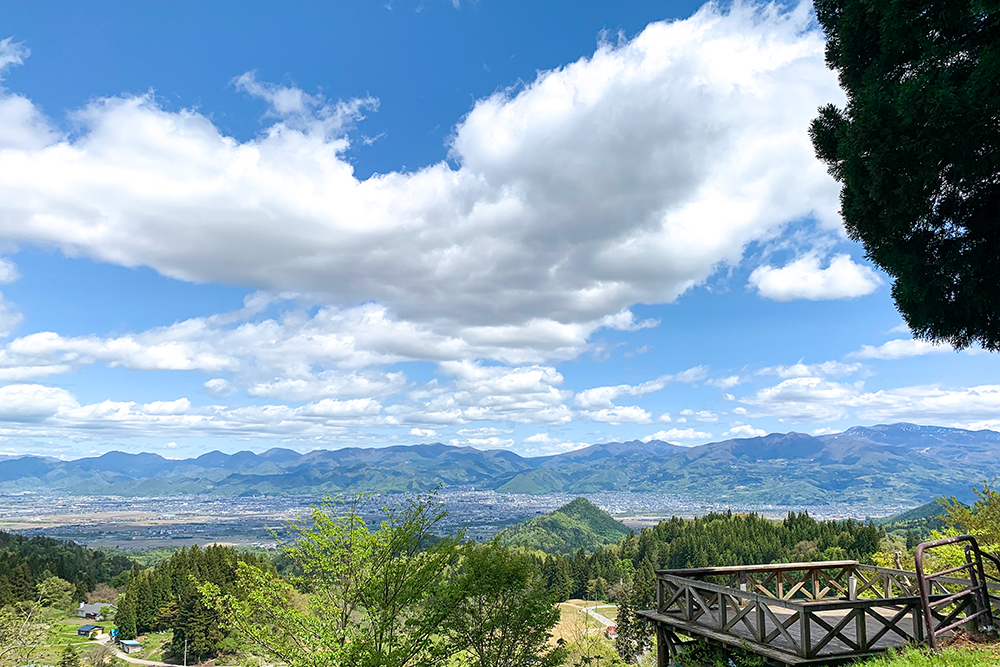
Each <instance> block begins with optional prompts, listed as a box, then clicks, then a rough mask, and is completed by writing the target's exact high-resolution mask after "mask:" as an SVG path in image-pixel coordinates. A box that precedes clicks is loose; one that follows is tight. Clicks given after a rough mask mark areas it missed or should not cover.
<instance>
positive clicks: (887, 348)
mask: <svg viewBox="0 0 1000 667" xmlns="http://www.w3.org/2000/svg"><path fill="white" fill-rule="evenodd" d="M954 351H955V348H953V347H952V346H951V345H949V344H948V343H932V342H929V341H926V340H918V339H916V338H897V339H896V340H890V341H889V342H887V343H882V344H881V345H879V346H874V345H862V346H861V349H860V350H857V351H856V352H852V353H851V355H850V356H852V357H855V358H858V359H905V358H906V357H919V356H922V355H925V354H940V353H942V352H954Z"/></svg>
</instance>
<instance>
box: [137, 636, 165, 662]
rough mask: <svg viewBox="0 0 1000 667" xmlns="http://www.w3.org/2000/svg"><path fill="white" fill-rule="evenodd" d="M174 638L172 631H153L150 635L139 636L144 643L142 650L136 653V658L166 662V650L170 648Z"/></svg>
mask: <svg viewBox="0 0 1000 667" xmlns="http://www.w3.org/2000/svg"><path fill="white" fill-rule="evenodd" d="M172 639H173V633H172V632H151V633H149V634H148V635H142V636H141V637H139V642H140V643H141V644H142V652H141V653H137V654H135V657H136V658H140V659H142V660H155V661H156V662H165V660H164V655H163V653H164V651H165V650H166V649H168V648H170V641H171V640H172Z"/></svg>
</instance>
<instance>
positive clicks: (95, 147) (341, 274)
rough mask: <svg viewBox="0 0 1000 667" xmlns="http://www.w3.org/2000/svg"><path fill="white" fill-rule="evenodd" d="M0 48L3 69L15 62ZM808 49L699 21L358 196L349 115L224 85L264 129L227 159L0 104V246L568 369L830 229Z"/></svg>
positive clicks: (211, 149)
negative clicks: (296, 304) (743, 263)
mask: <svg viewBox="0 0 1000 667" xmlns="http://www.w3.org/2000/svg"><path fill="white" fill-rule="evenodd" d="M4 44H5V47H4V49H5V51H4V53H5V54H6V55H4V56H3V58H4V59H5V60H4V61H3V62H4V63H5V64H6V65H13V64H16V63H19V62H21V61H22V60H23V57H24V55H25V54H26V52H25V50H24V49H19V48H18V47H16V45H12V43H11V42H9V41H7V42H4ZM823 46H824V39H823V35H822V34H821V32H820V31H819V30H818V29H817V28H816V27H815V26H814V25H813V23H812V20H811V17H810V10H809V6H808V4H807V3H803V4H801V5H799V6H798V7H796V8H795V9H793V10H791V11H787V12H786V11H782V10H781V9H779V8H777V6H776V5H768V6H766V7H758V6H755V5H751V4H747V3H741V2H737V3H735V4H734V5H733V6H732V7H731V8H729V9H728V10H726V11H723V10H721V9H720V8H719V7H718V6H717V5H714V4H709V5H706V6H705V7H703V8H702V9H701V10H699V11H698V12H697V13H696V14H695V15H694V16H692V17H691V18H689V19H686V20H682V21H671V22H660V23H653V24H650V25H649V26H648V27H647V28H646V29H645V30H643V31H642V32H641V33H640V34H639V35H637V36H636V37H634V38H633V39H631V40H626V41H623V42H622V43H621V44H619V45H611V44H602V45H601V46H600V47H599V48H598V49H597V51H596V52H595V53H594V54H593V55H591V56H589V57H586V58H582V59H580V60H579V61H577V62H574V63H571V64H569V65H566V66H564V67H560V68H558V69H554V70H549V71H543V72H540V73H539V74H538V76H537V77H536V79H535V80H534V81H531V82H529V83H528V84H527V85H525V86H523V87H521V88H518V89H514V90H509V91H501V92H498V93H496V94H494V95H492V96H490V97H489V98H486V99H482V100H479V101H478V102H477V103H476V104H475V106H474V107H473V109H472V110H471V111H470V112H469V113H468V114H467V115H466V116H465V117H464V119H462V120H461V121H460V122H459V123H458V125H457V126H455V128H454V132H453V135H452V136H453V140H452V143H451V146H450V151H451V158H452V161H451V162H439V163H437V164H432V165H429V166H426V167H424V168H421V169H417V170H415V171H406V172H404V171H394V172H390V173H385V174H378V175H374V176H372V177H370V178H368V179H366V180H359V179H358V178H356V177H355V175H354V173H353V169H352V166H351V162H350V161H349V160H348V159H347V158H346V157H345V156H344V151H345V150H346V149H347V148H348V147H349V145H350V142H351V139H350V132H349V128H350V125H351V123H353V122H357V120H358V119H359V117H360V115H361V113H362V110H363V109H365V108H370V107H372V106H373V105H374V100H371V99H367V98H366V99H361V100H346V101H341V102H332V101H329V100H326V99H323V98H321V97H320V96H317V95H309V94H307V93H305V92H303V91H301V90H298V89H295V88H293V87H288V86H277V85H273V84H269V83H266V82H261V81H259V80H258V79H257V78H256V77H254V76H253V75H252V74H247V75H243V76H240V77H238V78H237V79H236V84H237V86H238V87H239V88H240V89H241V90H244V91H247V92H248V93H250V94H253V95H257V96H259V97H261V98H263V99H264V100H266V101H267V102H268V104H269V105H270V112H269V113H270V115H271V116H272V120H273V122H272V124H271V125H269V126H268V127H267V128H266V130H265V131H264V132H262V133H261V135H260V136H258V137H256V138H254V139H252V140H249V141H243V142H241V141H238V140H236V139H233V138H232V137H228V136H226V135H225V134H223V132H222V131H221V130H220V128H219V127H218V126H216V125H214V124H213V122H212V120H211V119H210V118H209V117H208V116H206V115H204V114H202V113H199V112H197V111H194V110H190V109H183V110H180V111H171V110H167V109H165V108H163V107H162V106H160V105H159V104H158V102H157V101H156V99H155V97H154V96H153V95H151V94H150V95H141V96H129V95H123V96H121V97H112V98H103V99H97V100H94V101H92V102H91V103H90V104H88V105H87V106H86V107H84V108H82V109H79V110H78V111H76V112H74V113H73V115H72V120H73V121H74V123H75V125H76V127H78V128H79V131H78V132H75V133H74V134H72V135H62V134H60V133H59V132H58V131H57V130H56V129H54V128H55V127H56V125H57V123H55V122H45V121H44V119H41V121H40V120H39V119H40V118H41V116H40V114H39V112H38V111H37V109H36V107H35V106H34V105H33V104H32V103H31V102H30V101H29V100H27V99H25V98H22V97H18V96H17V95H15V94H13V93H10V92H3V93H0V106H2V108H3V109H6V110H7V111H4V112H2V113H3V114H4V115H3V122H0V128H3V130H0V131H2V132H4V136H3V137H2V138H0V145H2V146H3V147H4V148H5V150H3V151H0V235H2V236H3V237H6V238H7V239H10V240H12V241H15V242H26V243H35V244H39V245H43V246H48V247H54V248H58V249H60V250H62V251H63V252H65V253H68V254H71V255H73V256H88V257H92V258H94V259H97V260H100V261H105V262H111V263H115V264H120V265H124V266H139V265H145V266H150V267H152V268H154V269H156V270H157V271H159V272H161V273H162V274H164V275H167V276H171V277H175V278H179V279H182V280H194V281H203V282H225V283H229V284H242V285H248V286H257V287H260V288H262V289H267V290H292V291H299V292H309V293H319V294H322V295H324V297H323V298H324V299H327V300H328V302H336V303H351V304H354V303H375V304H378V307H379V308H384V309H385V310H384V312H385V313H386V316H387V317H389V318H398V320H399V321H400V322H405V323H409V325H411V326H413V327H416V328H418V329H422V330H424V331H425V333H426V334H427V335H432V334H433V335H436V336H444V337H449V338H452V339H456V340H459V341H462V343H461V344H464V345H466V346H477V345H480V346H498V345H500V346H502V345H507V346H509V347H519V346H525V345H526V344H525V343H524V342H523V341H524V339H525V338H526V337H527V338H530V339H532V340H539V339H541V340H548V341H549V345H550V346H552V347H560V346H562V347H565V346H566V345H569V346H571V347H574V348H578V347H579V343H580V341H581V340H585V339H586V337H587V336H588V335H589V334H590V333H591V332H592V331H594V330H595V329H596V328H598V327H601V326H621V327H623V328H636V327H641V326H651V325H652V324H654V323H653V322H649V321H642V322H635V321H634V320H629V319H628V318H629V317H630V314H627V308H628V307H629V306H630V305H631V304H634V303H639V302H642V303H662V302H669V301H673V300H674V299H676V298H677V297H678V296H679V295H681V294H683V293H685V292H686V291H687V290H689V289H691V288H692V287H693V286H695V285H698V284H700V283H703V282H704V281H705V280H706V279H707V278H708V277H709V276H711V275H712V274H713V273H714V272H715V271H717V270H718V268H719V267H720V266H722V265H726V264H729V265H733V264H735V263H738V262H739V261H740V260H741V258H742V254H743V249H744V248H745V246H746V245H747V244H748V243H750V242H752V241H755V240H766V239H769V238H772V237H774V236H775V235H776V234H778V233H780V231H781V230H782V229H783V227H784V226H785V225H787V224H788V223H789V222H790V221H793V220H798V219H801V218H803V217H805V216H810V215H813V216H816V217H818V218H819V220H820V223H821V224H822V225H825V226H826V227H830V228H833V227H837V226H838V225H839V221H838V218H837V214H836V211H837V192H838V187H837V185H836V183H835V182H834V181H833V180H832V179H831V178H830V177H829V176H828V175H827V174H826V172H825V169H824V168H823V167H822V165H821V164H820V163H818V162H817V161H816V160H815V158H814V156H813V150H812V147H811V145H810V143H809V140H808V137H807V134H806V128H807V126H808V123H809V121H810V119H811V118H812V117H813V116H814V115H815V110H816V108H817V107H818V106H819V105H820V104H822V103H826V102H829V101H838V100H840V99H841V98H842V95H841V93H840V91H839V88H838V87H837V83H836V79H835V77H834V75H833V73H832V72H830V71H829V70H828V69H827V68H826V67H825V65H824V63H823V57H822V56H823ZM15 107H16V112H15V111H11V109H14V108H15ZM623 118H627V119H628V122H627V123H625V122H621V119H623ZM276 221H280V224H279V223H277V222H276ZM236 248H238V252H234V249H236ZM838 266H839V265H838ZM620 313H626V315H624V318H625V320H627V321H619V319H618V318H619V315H618V314H620ZM608 318H610V320H609V319H608ZM170 356H172V355H170V354H168V357H170ZM523 361H524V360H521V361H520V362H517V361H515V362H514V363H523Z"/></svg>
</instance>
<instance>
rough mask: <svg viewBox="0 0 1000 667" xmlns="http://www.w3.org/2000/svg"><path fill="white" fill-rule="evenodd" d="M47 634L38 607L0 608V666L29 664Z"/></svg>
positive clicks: (47, 630) (32, 605) (46, 627)
mask: <svg viewBox="0 0 1000 667" xmlns="http://www.w3.org/2000/svg"><path fill="white" fill-rule="evenodd" d="M48 632H49V626H48V624H47V623H46V622H45V620H44V618H43V616H42V614H41V611H40V609H39V607H38V605H34V604H27V605H19V606H18V607H13V606H7V607H0V665H6V664H12V663H17V664H20V663H23V662H29V661H30V656H31V654H32V652H33V651H34V650H35V647H36V646H37V645H38V644H41V643H43V642H42V640H43V639H44V638H45V637H46V635H48Z"/></svg>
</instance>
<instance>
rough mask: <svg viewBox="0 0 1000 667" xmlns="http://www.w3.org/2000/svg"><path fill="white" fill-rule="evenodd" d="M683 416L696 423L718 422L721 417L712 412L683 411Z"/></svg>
mask: <svg viewBox="0 0 1000 667" xmlns="http://www.w3.org/2000/svg"><path fill="white" fill-rule="evenodd" d="M681 414H682V415H684V416H685V417H690V418H691V419H693V420H694V421H696V422H709V423H711V422H717V421H719V415H718V414H716V413H714V412H712V411H711V410H681Z"/></svg>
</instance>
